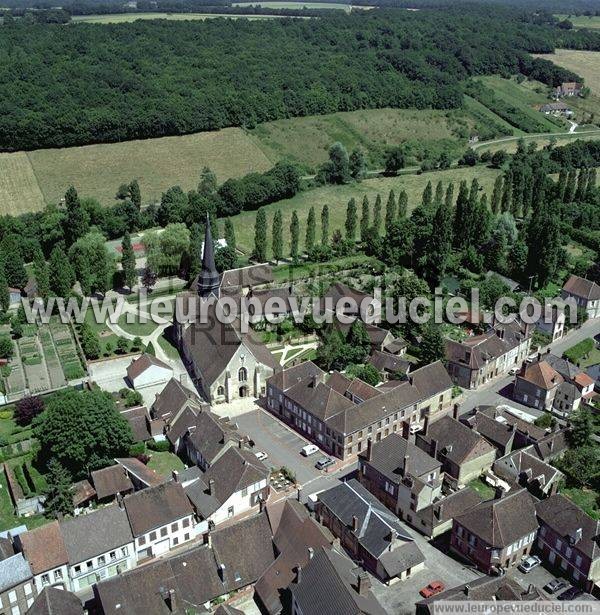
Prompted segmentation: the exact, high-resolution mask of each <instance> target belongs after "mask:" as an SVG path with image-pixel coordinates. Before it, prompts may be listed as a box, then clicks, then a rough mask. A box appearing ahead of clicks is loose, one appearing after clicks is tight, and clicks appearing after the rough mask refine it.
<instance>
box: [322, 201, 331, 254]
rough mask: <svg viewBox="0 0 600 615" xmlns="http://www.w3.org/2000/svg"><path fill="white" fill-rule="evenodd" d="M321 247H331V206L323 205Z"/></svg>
mask: <svg viewBox="0 0 600 615" xmlns="http://www.w3.org/2000/svg"><path fill="white" fill-rule="evenodd" d="M321 246H323V247H324V248H326V247H327V246H329V206H328V205H323V209H322V210H321Z"/></svg>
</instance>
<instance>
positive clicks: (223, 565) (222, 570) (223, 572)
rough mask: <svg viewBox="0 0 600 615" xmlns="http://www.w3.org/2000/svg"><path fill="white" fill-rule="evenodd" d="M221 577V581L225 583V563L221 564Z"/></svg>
mask: <svg viewBox="0 0 600 615" xmlns="http://www.w3.org/2000/svg"><path fill="white" fill-rule="evenodd" d="M219 578H220V579H221V583H225V564H219Z"/></svg>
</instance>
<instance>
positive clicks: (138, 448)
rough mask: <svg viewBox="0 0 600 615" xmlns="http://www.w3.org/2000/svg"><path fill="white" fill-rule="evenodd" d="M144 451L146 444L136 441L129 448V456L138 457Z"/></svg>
mask: <svg viewBox="0 0 600 615" xmlns="http://www.w3.org/2000/svg"><path fill="white" fill-rule="evenodd" d="M145 452H146V445H145V444H144V443H143V442H136V443H135V444H133V445H132V446H131V447H130V449H129V454H130V455H131V457H138V456H139V455H143V454H144V453H145Z"/></svg>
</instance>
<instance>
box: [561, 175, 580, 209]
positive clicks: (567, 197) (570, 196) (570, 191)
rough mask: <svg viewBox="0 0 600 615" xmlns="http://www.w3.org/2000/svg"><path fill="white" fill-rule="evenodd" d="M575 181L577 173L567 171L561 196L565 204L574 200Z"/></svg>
mask: <svg viewBox="0 0 600 615" xmlns="http://www.w3.org/2000/svg"><path fill="white" fill-rule="evenodd" d="M576 181H577V171H576V170H575V169H569V172H568V174H567V184H566V186H565V192H564V195H563V200H564V202H565V203H572V202H573V200H574V199H575V190H576Z"/></svg>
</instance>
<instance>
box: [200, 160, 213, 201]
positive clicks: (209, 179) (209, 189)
mask: <svg viewBox="0 0 600 615" xmlns="http://www.w3.org/2000/svg"><path fill="white" fill-rule="evenodd" d="M216 191H217V176H216V175H215V174H214V173H213V172H212V171H211V170H210V168H209V167H202V171H201V172H200V181H199V183H198V193H199V194H202V195H204V196H208V195H211V194H214V193H215V192H216Z"/></svg>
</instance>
